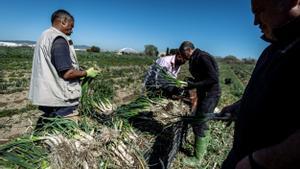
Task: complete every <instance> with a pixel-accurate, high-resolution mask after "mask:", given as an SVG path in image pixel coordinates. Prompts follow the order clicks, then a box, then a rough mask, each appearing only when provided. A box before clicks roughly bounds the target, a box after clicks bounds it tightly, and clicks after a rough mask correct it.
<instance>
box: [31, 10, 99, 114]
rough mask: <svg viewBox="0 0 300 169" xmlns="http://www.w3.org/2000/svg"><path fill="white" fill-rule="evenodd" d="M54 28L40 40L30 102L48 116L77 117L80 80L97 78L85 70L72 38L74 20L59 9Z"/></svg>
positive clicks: (36, 50) (33, 71)
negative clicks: (80, 65)
mask: <svg viewBox="0 0 300 169" xmlns="http://www.w3.org/2000/svg"><path fill="white" fill-rule="evenodd" d="M51 22H52V26H51V27H50V28H49V29H47V30H45V31H44V32H43V33H42V35H41V37H40V38H39V40H38V41H37V44H36V47H35V50H34V56H33V63H32V75H31V82H30V91H29V99H30V100H31V101H32V103H33V104H34V105H37V106H39V109H40V110H42V111H43V112H44V113H45V114H44V116H47V117H52V116H73V115H77V114H78V113H76V112H77V111H76V109H77V107H78V105H79V99H80V96H81V86H80V83H79V82H80V78H82V77H95V76H96V75H97V71H95V70H94V68H90V69H88V70H86V71H85V70H81V69H80V68H79V64H78V60H77V57H76V53H75V50H74V46H73V42H72V40H71V39H70V35H71V34H72V30H73V27H74V17H73V16H72V15H71V14H70V13H69V12H67V11H65V10H57V11H55V12H54V13H53V14H52V17H51Z"/></svg>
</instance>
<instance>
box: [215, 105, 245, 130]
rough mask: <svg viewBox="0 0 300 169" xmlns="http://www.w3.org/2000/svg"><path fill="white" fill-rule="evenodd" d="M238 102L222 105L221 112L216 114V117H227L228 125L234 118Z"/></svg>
mask: <svg viewBox="0 0 300 169" xmlns="http://www.w3.org/2000/svg"><path fill="white" fill-rule="evenodd" d="M239 104H240V102H239V101H238V102H236V103H234V104H232V105H229V106H226V107H224V108H223V109H222V110H221V112H220V113H219V114H218V117H223V118H228V123H227V125H226V126H230V124H231V123H232V121H234V120H236V115H237V112H238V109H239V106H240V105H239Z"/></svg>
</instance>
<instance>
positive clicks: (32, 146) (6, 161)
mask: <svg viewBox="0 0 300 169" xmlns="http://www.w3.org/2000/svg"><path fill="white" fill-rule="evenodd" d="M43 139H44V138H42V137H35V136H29V137H22V138H17V139H15V140H13V141H11V142H9V143H6V144H4V145H1V146H0V168H1V167H4V168H20V167H22V168H26V169H37V168H42V169H46V168H48V167H49V162H48V160H47V156H48V153H47V150H46V149H45V148H43V147H42V146H40V145H38V142H39V141H41V140H43Z"/></svg>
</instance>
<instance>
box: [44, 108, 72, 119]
mask: <svg viewBox="0 0 300 169" xmlns="http://www.w3.org/2000/svg"><path fill="white" fill-rule="evenodd" d="M76 109H77V106H70V107H48V106H39V110H41V111H43V112H44V115H43V116H44V117H55V116H66V115H68V114H71V113H73V111H74V110H76Z"/></svg>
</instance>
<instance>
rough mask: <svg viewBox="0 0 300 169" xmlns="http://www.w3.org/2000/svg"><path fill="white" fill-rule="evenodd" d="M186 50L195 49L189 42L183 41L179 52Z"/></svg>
mask: <svg viewBox="0 0 300 169" xmlns="http://www.w3.org/2000/svg"><path fill="white" fill-rule="evenodd" d="M186 48H190V49H195V46H194V44H193V43H192V42H190V41H183V42H182V43H181V45H180V47H179V51H180V52H181V53H183V52H184V50H185V49H186Z"/></svg>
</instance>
